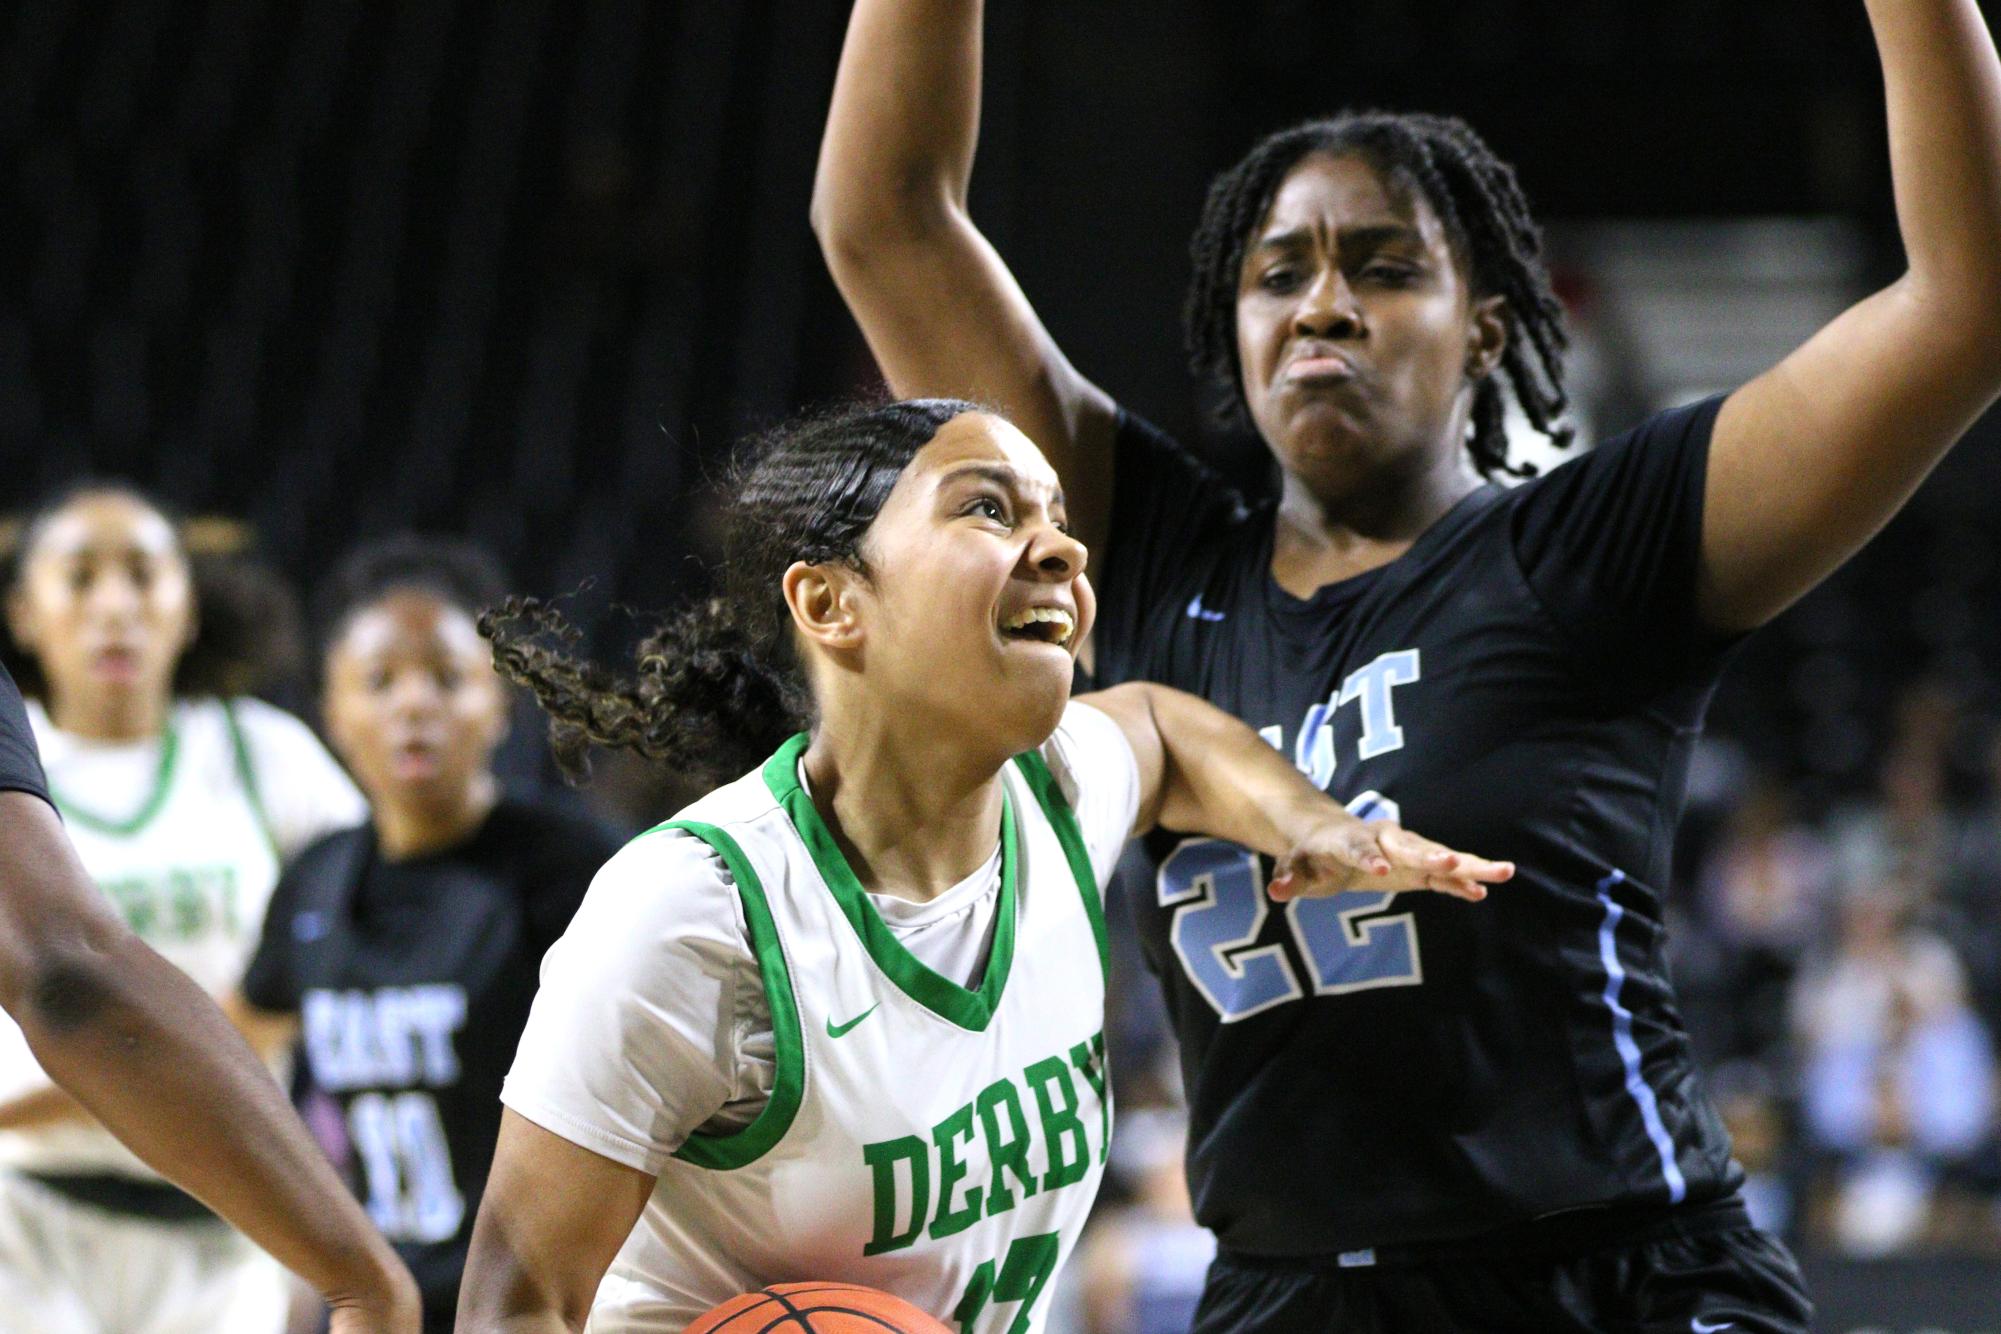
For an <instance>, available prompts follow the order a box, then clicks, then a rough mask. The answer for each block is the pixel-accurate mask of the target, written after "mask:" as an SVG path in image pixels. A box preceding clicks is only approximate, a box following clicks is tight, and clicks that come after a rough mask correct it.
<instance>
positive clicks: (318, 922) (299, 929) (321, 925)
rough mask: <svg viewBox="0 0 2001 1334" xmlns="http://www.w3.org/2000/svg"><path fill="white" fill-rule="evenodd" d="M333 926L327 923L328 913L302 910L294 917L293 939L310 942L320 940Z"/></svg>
mask: <svg viewBox="0 0 2001 1334" xmlns="http://www.w3.org/2000/svg"><path fill="white" fill-rule="evenodd" d="M330 929H331V928H330V927H329V926H328V925H327V915H326V914H325V913H320V912H302V913H300V914H299V915H298V916H297V917H294V918H293V919H292V939H294V940H297V941H301V942H309V941H314V940H318V939H319V938H320V937H321V936H324V935H325V934H326V933H327V932H328V931H329V930H330Z"/></svg>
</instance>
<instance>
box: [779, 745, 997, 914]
mask: <svg viewBox="0 0 2001 1334" xmlns="http://www.w3.org/2000/svg"><path fill="white" fill-rule="evenodd" d="M944 749H945V748H943V747H941V746H939V745H938V744H937V740H936V738H935V737H932V738H929V739H928V740H927V739H925V738H920V737H916V736H904V735H897V734H891V733H888V732H885V731H882V730H867V729H863V730H862V731H861V732H860V733H859V734H853V733H850V734H844V735H838V736H832V735H829V727H828V725H827V720H825V719H823V720H822V725H821V727H820V729H819V731H818V732H817V733H816V734H815V736H814V739H813V744H812V746H810V747H809V748H808V749H807V751H806V756H805V766H806V783H807V787H808V788H809V789H810V791H811V793H812V797H813V805H814V806H815V807H816V808H818V810H819V812H820V815H821V817H822V818H823V819H825V820H826V822H827V827H828V828H829V829H830V830H831V831H832V832H833V835H834V838H835V840H836V841H837V842H838V843H839V844H840V845H841V851H842V853H843V854H844V855H845V856H846V857H847V859H848V865H849V866H850V867H851V868H853V870H854V873H855V877H856V878H857V879H858V880H860V881H861V883H862V887H863V888H864V889H867V890H870V891H872V892H874V893H877V894H893V895H895V896H896V897H898V898H904V899H911V900H914V901H916V902H919V903H922V902H925V901H927V900H930V899H933V898H936V897H937V896H938V895H940V894H942V893H944V892H945V891H946V890H948V889H950V888H952V886H954V885H956V884H958V883H959V882H960V881H962V880H964V879H965V878H966V877H967V876H969V875H971V874H973V872H975V871H977V870H979V869H980V867H981V866H982V865H984V864H985V863H986V861H987V859H988V858H990V857H992V856H993V854H994V848H995V846H996V845H997V843H998V840H999V838H1000V816H1001V783H1000V763H1004V760H1003V761H1001V762H996V763H987V762H985V761H983V760H982V761H975V760H971V759H967V760H964V761H962V762H961V763H959V764H956V765H955V764H954V763H953V760H954V757H952V756H950V755H947V754H944V753H942V752H943V751H944Z"/></svg>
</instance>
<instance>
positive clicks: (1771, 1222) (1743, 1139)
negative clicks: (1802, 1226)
mask: <svg viewBox="0 0 2001 1334" xmlns="http://www.w3.org/2000/svg"><path fill="white" fill-rule="evenodd" d="M1710 1084H1711V1088H1712V1091H1713V1093H1714V1095H1715V1098H1716V1109H1717V1111H1718V1113H1719V1114H1721V1116H1722V1117H1723V1125H1724V1128H1725V1129H1727V1130H1728V1131H1729V1132H1730V1142H1731V1145H1732V1146H1733V1147H1734V1149H1735V1150H1736V1154H1737V1162H1738V1164H1739V1165H1740V1166H1742V1167H1743V1169H1744V1207H1745V1208H1746V1209H1748V1210H1750V1213H1751V1221H1752V1222H1753V1223H1755V1224H1756V1225H1757V1226H1759V1227H1761V1228H1764V1229H1765V1230H1766V1231H1767V1232H1770V1233H1772V1234H1774V1235H1775V1236H1781V1237H1790V1236H1791V1235H1792V1234H1793V1229H1794V1227H1795V1225H1796V1224H1797V1222H1798V1209H1797V1203H1798V1196H1797V1191H1796V1189H1795V1182H1794V1180H1793V1177H1794V1173H1793V1172H1792V1170H1791V1168H1792V1163H1791V1162H1790V1161H1789V1159H1790V1158H1791V1157H1792V1156H1793V1155H1792V1154H1791V1152H1790V1145H1789V1142H1788V1127H1787V1124H1786V1116H1785V1112H1784V1110H1783V1109H1782V1108H1781V1107H1780V1105H1779V1100H1778V1097H1777V1096H1776V1091H1775V1089H1774V1088H1773V1081H1772V1079H1771V1076H1770V1074H1769V1073H1768V1072H1767V1070H1766V1069H1765V1067H1763V1066H1761V1065H1759V1064H1757V1063H1756V1062H1753V1061H1737V1062H1734V1063H1732V1064H1730V1065H1725V1066H1722V1067H1720V1068H1718V1070H1717V1071H1716V1073H1715V1075H1714V1076H1713V1077H1712V1079H1711V1080H1710Z"/></svg>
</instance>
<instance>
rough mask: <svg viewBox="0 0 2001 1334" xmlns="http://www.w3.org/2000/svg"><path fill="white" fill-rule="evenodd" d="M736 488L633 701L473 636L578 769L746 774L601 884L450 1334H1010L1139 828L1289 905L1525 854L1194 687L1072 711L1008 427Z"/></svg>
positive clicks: (1066, 579)
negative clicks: (819, 1283) (1352, 790)
mask: <svg viewBox="0 0 2001 1334" xmlns="http://www.w3.org/2000/svg"><path fill="white" fill-rule="evenodd" d="M735 497H736V498H735V502H734V508H733V513H732V516H731V517H732V524H731V532H730V546H731V550H730V553H729V560H728V563H727V566H726V572H725V578H726V581H727V584H728V587H727V588H726V590H725V596H724V597H723V598H721V599H719V600H718V601H716V602H712V603H709V604H706V605H705V606H702V607H700V608H697V609H694V610H692V611H690V612H687V613H684V614H683V615H682V616H681V617H679V618H678V619H675V620H672V621H670V622H669V623H668V624H667V625H665V626H664V627H663V628H662V629H661V630H660V631H659V632H657V633H656V634H655V636H654V637H653V638H652V639H650V640H649V641H648V642H647V643H646V644H644V645H642V647H641V650H640V659H639V674H638V676H637V678H636V679H635V680H632V681H630V682H611V681H608V680H607V678H606V677H605V676H604V675H603V674H602V673H599V672H596V671H593V670H589V669H586V668H584V667H583V666H582V665H581V664H579V663H577V662H575V661H574V660H573V659H570V658H568V657H567V656H566V655H565V654H564V653H563V652H562V651H561V649H560V646H558V647H553V648H552V647H548V646H545V645H544V644H542V643H539V642H538V641H537V633H536V632H537V631H539V630H551V629H560V623H559V621H558V620H557V619H556V618H555V617H554V616H553V615H552V614H550V613H548V612H547V611H546V610H545V609H542V608H539V607H535V606H533V605H532V604H529V605H524V606H522V607H520V608H518V610H519V611H521V612H522V613H524V614H523V616H522V617H520V618H518V619H516V620H514V621H509V620H508V619H506V618H499V619H497V620H491V621H489V630H490V632H492V633H494V637H495V643H496V650H497V652H496V659H497V661H498V662H499V663H500V665H501V667H502V669H503V670H504V671H507V672H508V673H509V674H510V675H513V676H514V677H516V679H519V680H521V681H524V682H525V683H527V684H529V685H531V686H533V687H534V688H535V689H536V691H537V693H538V695H539V696H540V697H541V699H542V702H543V705H544V707H545V708H547V709H548V710H549V711H550V712H551V713H552V714H553V715H554V716H555V718H556V719H557V721H558V723H559V724H561V725H562V728H563V731H562V732H561V733H560V736H561V737H562V738H563V739H566V740H567V741H569V742H572V743H575V742H578V741H580V740H582V739H584V738H589V739H592V740H597V741H602V742H607V743H612V744H627V745H634V746H637V747H638V748H640V749H641V750H642V751H644V752H646V753H649V754H651V755H653V756H654V757H656V758H657V759H659V760H661V761H663V762H666V763H670V764H674V765H677V766H687V767H693V768H697V769H700V768H709V767H721V766H725V765H727V766H729V767H730V769H732V770H734V771H738V772H740V771H741V770H742V768H743V767H744V765H745V764H746V763H747V762H750V761H749V760H748V759H747V757H746V752H749V753H750V754H755V755H756V756H757V757H758V758H763V757H764V756H765V755H768V756H769V757H768V758H763V763H762V764H761V765H759V766H758V767H756V768H753V769H752V770H751V771H750V772H749V773H747V774H745V775H744V776H743V777H741V778H738V779H737V780H736V781H734V782H732V783H729V784H728V785H727V786H724V787H722V788H720V789H718V790H717V791H715V792H713V793H711V794H710V795H709V796H707V797H705V798H703V799H702V800H700V801H698V802H696V803H695V804H694V805H692V806H690V807H688V808H687V809H686V810H685V811H683V812H682V813H681V815H680V816H679V817H678V818H676V819H674V820H672V821H669V822H668V823H667V824H665V825H663V826H661V827H660V828H658V829H656V830H654V831H652V832H651V833H649V834H646V835H644V836H642V837H641V838H639V839H637V840H635V841H634V842H632V843H631V844H629V845H628V846H627V847H626V848H625V849H624V850H623V851H621V852H620V853H619V854H618V856H616V857H614V858H613V859H612V861H611V862H610V863H608V864H607V865H606V867H605V868H604V870H603V871H602V872H601V873H600V874H599V876H598V878H597V880H596V881H595V883H594V884H593V885H592V888H591V890H590V892H589V894H588V895H587V896H586V898H585V900H584V904H583V906H582V908H581V909H580V910H579V911H578V913H577V916H576V917H575V919H574V920H573V922H572V924H571V926H570V929H569V931H568V933H567V934H566V935H565V936H564V937H563V939H562V940H561V941H560V942H559V943H558V944H557V945H556V946H555V947H554V948H553V949H552V950H551V951H550V953H549V955H548V956H547V958H546V960H545V962H544V964H543V979H542V990H541V992H540V994H539V996H538V997H537V1000H536V1003H535V1008H534V1011H533V1013H532V1015H531V1017H530V1019H529V1023H528V1028H527V1031H526V1033H525V1034H524V1035H523V1038H522V1041H521V1046H520V1049H519V1051H518V1053H517V1054H516V1057H515V1063H514V1068H513V1070H512V1071H511V1073H510V1074H509V1076H508V1081H507V1084H506V1087H505V1089H504V1092H503V1094H502V1100H503V1102H504V1103H505V1104H506V1106H507V1109H508V1110H507V1112H506V1114H505V1119H504V1123H503V1126H502V1130H501V1138H500V1145H499V1150H498V1154H497V1156H496V1159H495V1163H494V1169H493V1173H492V1175H491V1177H490V1179H489V1184H488V1187H487V1193H486V1197H485V1203H484V1204H483V1206H482V1208H481V1211H480V1216H479V1221H478V1224H477V1226H476V1228H475V1230H474V1236H473V1244H472V1255H471V1259H470V1262H469V1264H468V1268H467V1272H466V1279H465V1286H464V1288H463V1290H462V1293H461V1297H460V1308H459V1326H458V1327H459V1328H460V1329H461V1330H490V1329H496V1328H502V1327H504V1328H507V1329H509V1330H520V1331H528V1330H550V1331H556V1330H573V1329H576V1328H578V1327H580V1326H582V1327H585V1328H588V1329H590V1330H592V1331H598V1332H599V1334H613V1332H614V1331H616V1332H620V1334H623V1332H626V1331H667V1330H680V1329H682V1328H683V1327H684V1326H685V1325H686V1324H687V1322H688V1321H689V1320H690V1319H691V1318H693V1317H694V1316H696V1315H697V1314H699V1313H700V1312H702V1311H703V1310H705V1309H706V1308H708V1307H710V1306H712V1305H714V1304H716V1303H718V1302H720V1301H722V1300H724V1299H726V1298H728V1297H729V1296H731V1295H733V1294H735V1293H737V1292H740V1291H744V1290H748V1289H752V1288H756V1287H758V1286H760V1285H762V1284H766V1283H771V1282H775V1281H785V1280H799V1279H828V1280H840V1281H846V1282H854V1283H862V1284H866V1285H869V1286H872V1287H877V1288H882V1289H886V1290H888V1291H890V1292H893V1293H896V1294H897V1295H899V1296H901V1297H903V1298H905V1299H906V1300H909V1301H911V1302H913V1303H915V1304H916V1305H918V1306H920V1307H922V1308H924V1309H926V1310H929V1311H931V1312H933V1313H935V1314H936V1315H938V1316H940V1317H941V1318H945V1319H948V1320H950V1321H952V1322H954V1323H955V1324H956V1326H957V1327H958V1328H959V1329H960V1330H962V1331H964V1334H999V1332H1000V1331H1004V1330H1012V1331H1021V1330H1026V1329H1032V1328H1034V1327H1036V1326H1037V1325H1038V1324H1039V1322H1040V1320H1041V1317H1042V1312H1043V1310H1044V1308H1045V1307H1046V1302H1044V1301H1042V1298H1043V1297H1044V1294H1045V1293H1046V1292H1047V1289H1048V1286H1049V1284H1050V1281H1051V1280H1052V1278H1053V1277H1054V1275H1055V1273H1056V1271H1057V1269H1058V1268H1059V1267H1060V1265H1061V1264H1062V1262H1063V1259H1064V1257H1065V1256H1066V1255H1067V1253H1068V1252H1069V1250H1070V1248H1071V1246H1072V1244H1073V1243H1074V1241H1075V1239H1076V1236H1077V1233H1078V1231H1079V1229H1080V1228H1081V1227H1082V1226H1083V1223H1084V1219H1085V1216H1086V1214H1087V1213H1088V1212H1089V1209H1090V1206H1091V1202H1092V1199H1093V1196H1094V1195H1095V1194H1096V1190H1097V1185H1098V1179H1099V1174H1100V1172H1101V1171H1102V1168H1103V1164H1104V1161H1105V1155H1106V1150H1107V1143H1108V1140H1109V1137H1110V1133H1111V1105H1110V1099H1109V1093H1108V1082H1107V1075H1106V1069H1105V1060H1104V1037H1103V1025H1104V1003H1105V974H1104V959H1105V937H1104V922H1103V909H1102V906H1101V899H1100V893H1101V889H1102V887H1103V885H1104V883H1105V882H1106V880H1107V879H1108V878H1109V876H1110V875H1111V871H1112V865H1113V862H1114V861H1115V860H1116V858H1117V856H1118V852H1119V849H1120V848H1121V846H1122V845H1123V844H1124V842H1125V840H1126V839H1127V838H1128V837H1129V836H1130V835H1132V834H1133V833H1134V832H1135V831H1144V830H1146V829H1150V828H1152V827H1153V826H1154V825H1156V824H1164V825H1166V826H1167V827H1170V828H1176V829H1183V830H1187V831H1189V832H1191V833H1193V832H1202V833H1208V834H1213V835H1217V836H1220V837H1224V838H1229V839H1233V840H1236V841H1237V842H1240V843H1243V844H1245V845H1247V846H1250V847H1255V848H1259V849H1262V850H1264V851H1267V852H1269V853H1271V854H1273V855H1274V856H1277V857H1279V858H1281V859H1283V860H1282V861H1281V874H1280V876H1279V880H1278V883H1277V885H1276V886H1275V892H1276V893H1278V894H1280V895H1281V896H1291V895H1294V894H1299V893H1330V892H1338V891H1339V890H1341V889H1344V888H1348V887H1351V886H1354V887H1366V888H1369V889H1372V890H1382V889H1419V888H1426V889H1437V890H1442V891H1445V892H1447V893H1451V894H1454V895H1457V896H1459V897H1461V898H1465V899H1469V900H1477V899H1478V898H1480V897H1483V896H1484V894H1485V892H1486V891H1485V889H1484V885H1483V883H1482V882H1488V881H1498V880H1502V879H1505V878H1506V877H1507V876H1508V875H1509V874H1511V872H1512V868H1511V867H1509V866H1507V865H1505V864H1496V863H1489V862H1485V861H1482V860H1480V859H1478V858H1475V857H1471V856H1468V855H1465V854H1460V853H1454V852H1451V851H1448V850H1447V849H1444V848H1441V847H1439V846H1437V845H1436V844H1432V843H1430V842H1428V841H1426V840H1423V839H1420V838H1418V837H1417V836H1416V835H1413V834H1409V833H1406V832H1405V831H1403V830H1401V829H1397V828H1395V827H1394V826H1390V825H1382V824H1377V825H1364V824H1363V823H1362V822H1361V821H1359V820H1357V819H1356V818H1355V817H1353V816H1351V815H1349V814H1348V813H1347V812H1346V811H1345V810H1343V809H1342V808H1341V807H1340V806H1339V805H1337V804H1336V803H1334V802H1333V801H1332V800H1331V799H1329V798H1327V797H1325V796H1323V795H1322V794H1321V793H1320V792H1318V791H1317V790H1316V789H1315V788H1314V787H1313V785H1312V784H1311V783H1310V782H1308V781H1307V780H1306V779H1305V778H1304V777H1302V776H1301V775H1300V774H1299V773H1298V772H1297V771H1296V770H1295V769H1294V767H1293V766H1292V764H1291V763H1290V762H1289V761H1288V760H1287V759H1285V758H1284V757H1282V756H1281V755H1279V754H1278V753H1277V752H1276V751H1274V750H1273V749H1272V748H1271V747H1269V746H1268V745H1267V744H1265V743H1264V742H1263V741H1262V740H1260V739H1259V738H1258V737H1257V736H1256V734H1254V733H1253V732H1251V731H1250V730H1249V729H1248V728H1246V727H1244V726H1243V725H1242V724H1240V723H1238V722H1236V721H1235V720H1233V719H1231V718H1229V717H1228V716H1227V715H1225V714H1223V713H1222V712H1220V711H1219V710H1216V709H1214V708H1213V707H1211V706H1209V705H1207V704H1204V703H1202V702H1201V701H1199V700H1196V699H1195V698H1194V697H1192V696H1189V695H1183V694H1179V693H1176V692H1173V691H1168V690H1163V689H1159V688H1156V687H1151V686H1145V685H1136V686H1128V687H1123V688H1121V689H1120V690H1118V691H1114V692H1107V693H1105V694H1102V695H1098V696H1094V697H1092V701H1091V703H1089V704H1087V703H1084V702H1075V703H1073V702H1071V701H1070V685H1071V679H1072V673H1073V669H1074V659H1075V651H1076V648H1077V646H1078V645H1079V644H1080V643H1081V642H1082V641H1083V639H1084V637H1085V635H1086V634H1087V633H1088V631H1089V629H1090V621H1091V616H1092V612H1093V600H1092V595H1091V591H1090V586H1089V584H1088V583H1087V582H1086V581H1085V579H1084V558H1085V552H1084V548H1083V547H1082V545H1081V544H1079V543H1078V542H1077V541H1076V540H1075V539H1074V538H1073V537H1071V536H1070V534H1069V533H1068V532H1067V531H1066V529H1065V526H1064V513H1063V500H1062V492H1061V489H1060V487H1059V485H1058V483H1057V479H1056V476H1055V474H1054V472H1053V471H1052V470H1051V469H1050V467H1049V465H1048V463H1047V462H1046V461H1045V460H1044V459H1043V457H1042V455H1041V453H1040V452H1039V451H1038V450H1037V449H1036V448H1035V446H1034V445H1033V444H1031V443H1030V442H1029V440H1028V439H1027V437H1025V436H1023V435H1022V434H1021V433H1020V432H1019V431H1017V430H1016V429H1014V427H1012V426H1011V425H1009V424H1008V423H1007V422H1005V421H1004V420H1002V419H1000V418H999V417H996V416H993V415H991V414H989V413H986V412H984V411H981V410H979V409H977V408H974V407H973V406H971V405H969V404H966V403H962V402H958V401H953V400H921V401H917V402H908V403H898V404H891V405H888V406H886V407H880V408H873V409H856V410H849V411H847V412H844V413H838V414H835V415H832V416H828V417H823V418H819V419H816V420H812V421H809V422H807V423H805V424H804V425H802V426H799V427H795V428H792V429H790V430H788V431H783V432H780V433H779V434H778V435H777V436H775V437H774V438H773V439H772V440H771V441H769V442H767V444H766V445H765V447H764V448H763V450H762V451H761V452H760V454H759V455H758V456H757V458H756V460H755V462H754V463H753V464H752V465H751V466H750V468H749V469H748V471H747V472H746V473H745V474H744V475H743V477H742V478H741V479H740V482H739V486H738V487H737V488H736V490H735ZM521 620H525V621H526V623H527V628H526V630H525V632H524V631H523V629H522V628H521V625H520V621H521ZM559 645H560V641H559ZM1465 910H1466V911H1474V909H1471V908H1467V909H1465ZM1227 943H1228V942H1222V941H1218V942H1214V944H1216V945H1218V946H1223V945H1227ZM1257 963H1258V961H1257V960H1256V959H1255V958H1252V957H1249V956H1240V957H1239V958H1238V966H1240V967H1254V966H1257ZM586 1320H588V1324H586V1323H585V1322H586Z"/></svg>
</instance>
